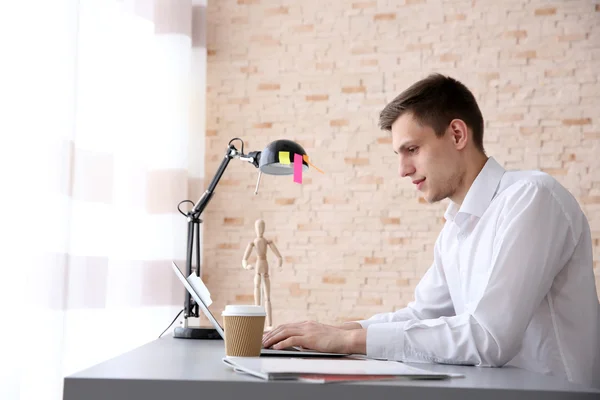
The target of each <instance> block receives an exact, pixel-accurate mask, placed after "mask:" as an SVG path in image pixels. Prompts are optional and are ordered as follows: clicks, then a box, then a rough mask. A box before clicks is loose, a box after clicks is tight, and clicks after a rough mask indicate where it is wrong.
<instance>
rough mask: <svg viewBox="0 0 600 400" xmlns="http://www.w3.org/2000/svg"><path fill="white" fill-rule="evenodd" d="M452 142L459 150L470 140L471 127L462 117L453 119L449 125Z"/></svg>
mask: <svg viewBox="0 0 600 400" xmlns="http://www.w3.org/2000/svg"><path fill="white" fill-rule="evenodd" d="M448 130H449V133H450V135H451V138H452V143H453V144H454V147H456V149H457V150H462V149H464V148H465V147H466V146H467V143H468V142H469V128H468V127H467V124H465V122H464V121H463V120H462V119H453V120H452V121H450V125H449V126H448Z"/></svg>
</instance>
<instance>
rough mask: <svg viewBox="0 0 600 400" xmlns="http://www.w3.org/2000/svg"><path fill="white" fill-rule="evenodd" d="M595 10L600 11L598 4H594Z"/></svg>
mask: <svg viewBox="0 0 600 400" xmlns="http://www.w3.org/2000/svg"><path fill="white" fill-rule="evenodd" d="M596 11H598V12H600V4H596Z"/></svg>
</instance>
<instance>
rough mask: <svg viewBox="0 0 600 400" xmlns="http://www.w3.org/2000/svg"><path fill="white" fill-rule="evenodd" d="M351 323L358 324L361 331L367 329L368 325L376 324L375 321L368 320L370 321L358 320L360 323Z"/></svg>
mask: <svg viewBox="0 0 600 400" xmlns="http://www.w3.org/2000/svg"><path fill="white" fill-rule="evenodd" d="M353 322H356V323H358V324H360V326H362V327H363V329H367V328H368V327H369V325H371V324H374V323H377V321H375V320H370V319H363V320H360V321H353Z"/></svg>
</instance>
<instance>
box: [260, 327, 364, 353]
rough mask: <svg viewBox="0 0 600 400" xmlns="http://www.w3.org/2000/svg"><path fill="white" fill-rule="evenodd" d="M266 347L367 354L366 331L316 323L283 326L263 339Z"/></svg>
mask: <svg viewBox="0 0 600 400" xmlns="http://www.w3.org/2000/svg"><path fill="white" fill-rule="evenodd" d="M263 346H264V347H265V348H270V347H273V348H274V349H276V350H281V349H285V348H288V347H292V346H301V347H303V348H305V349H310V350H317V351H323V352H329V353H345V354H366V352H367V331H366V329H352V330H347V329H341V328H336V327H334V326H331V325H324V324H320V323H318V322H314V321H307V322H301V323H294V324H285V325H280V326H278V327H277V328H275V329H273V330H272V331H269V332H267V333H265V334H264V335H263Z"/></svg>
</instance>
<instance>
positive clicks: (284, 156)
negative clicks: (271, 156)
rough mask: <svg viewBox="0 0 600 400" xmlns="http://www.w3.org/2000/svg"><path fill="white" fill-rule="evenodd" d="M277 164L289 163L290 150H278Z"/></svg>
mask: <svg viewBox="0 0 600 400" xmlns="http://www.w3.org/2000/svg"><path fill="white" fill-rule="evenodd" d="M279 164H290V152H289V151H280V152H279Z"/></svg>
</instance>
